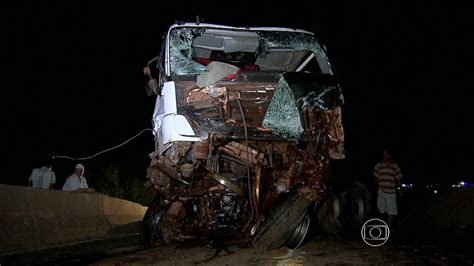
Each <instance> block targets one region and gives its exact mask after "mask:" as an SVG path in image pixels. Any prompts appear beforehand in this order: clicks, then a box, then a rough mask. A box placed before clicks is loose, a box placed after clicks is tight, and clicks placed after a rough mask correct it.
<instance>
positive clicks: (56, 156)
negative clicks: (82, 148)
mask: <svg viewBox="0 0 474 266" xmlns="http://www.w3.org/2000/svg"><path fill="white" fill-rule="evenodd" d="M145 131H153V129H151V128H145V129H144V130H142V131H141V132H140V133H138V134H136V135H135V136H133V137H131V138H130V139H128V140H126V141H125V142H123V143H121V144H119V145H117V146H114V147H112V148H109V149H107V150H104V151H101V152H98V153H96V154H94V155H92V156H89V157H83V158H73V157H69V156H63V155H54V156H53V159H55V158H62V159H69V160H74V161H82V160H88V159H91V158H94V157H96V156H97V155H99V154H102V153H106V152H108V151H111V150H114V149H117V148H120V147H122V146H123V145H125V144H127V143H128V142H130V141H131V140H133V139H135V138H136V137H138V136H140V135H141V134H142V133H143V132H145Z"/></svg>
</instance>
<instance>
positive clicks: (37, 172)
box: [28, 160, 56, 189]
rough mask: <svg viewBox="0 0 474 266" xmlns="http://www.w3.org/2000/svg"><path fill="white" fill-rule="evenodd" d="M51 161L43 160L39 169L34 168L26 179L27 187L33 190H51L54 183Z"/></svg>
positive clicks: (54, 177) (54, 176)
mask: <svg viewBox="0 0 474 266" xmlns="http://www.w3.org/2000/svg"><path fill="white" fill-rule="evenodd" d="M52 168H53V162H52V160H44V161H43V164H42V166H41V167H40V168H35V169H33V171H32V172H31V175H30V178H29V179H28V186H30V187H33V188H44V189H52V188H53V186H54V184H55V183H56V175H55V174H54V172H53V170H51V169H52Z"/></svg>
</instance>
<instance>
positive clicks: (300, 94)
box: [142, 23, 345, 249]
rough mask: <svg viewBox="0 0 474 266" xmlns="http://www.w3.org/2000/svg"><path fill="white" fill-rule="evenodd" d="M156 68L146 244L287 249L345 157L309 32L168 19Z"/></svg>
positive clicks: (331, 90) (338, 98)
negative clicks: (195, 242) (333, 164)
mask: <svg viewBox="0 0 474 266" xmlns="http://www.w3.org/2000/svg"><path fill="white" fill-rule="evenodd" d="M157 70H158V79H153V78H152V79H150V82H149V84H148V87H147V89H148V92H149V94H150V95H156V106H155V111H154V114H153V128H154V134H155V140H156V145H155V149H154V151H153V152H152V153H150V159H151V163H150V166H149V167H148V169H147V177H148V179H149V183H150V184H151V186H152V187H153V188H154V189H155V191H157V198H156V199H155V201H154V203H153V204H152V206H150V208H149V211H148V213H147V215H146V216H145V218H144V221H143V228H144V229H143V232H142V237H143V239H144V241H145V243H147V244H148V245H154V244H155V243H156V242H157V241H160V242H165V243H170V242H173V241H183V240H186V239H203V240H212V239H213V238H214V237H216V236H218V238H219V239H222V240H224V241H231V242H233V243H242V244H243V245H249V244H253V245H257V246H259V247H261V248H264V249H268V248H277V247H280V246H281V245H285V244H286V245H287V246H289V247H296V246H298V245H299V244H300V243H301V242H302V240H303V238H304V236H305V235H306V232H307V229H308V223H309V220H308V218H307V212H308V209H311V208H313V207H314V206H315V205H317V203H320V202H322V201H323V200H324V199H325V196H326V181H327V177H328V171H329V167H330V160H331V159H342V158H344V156H345V155H344V131H343V127H342V122H341V105H342V104H343V102H344V99H343V95H342V90H341V87H340V85H339V82H338V80H337V78H336V76H335V75H334V71H333V69H332V66H331V64H330V61H329V59H328V57H327V55H326V50H325V49H324V47H323V46H322V45H321V44H320V43H319V42H318V40H317V38H316V37H315V36H314V35H313V33H311V32H307V31H304V30H295V29H287V28H237V27H228V26H221V25H211V24H194V23H185V24H181V25H173V26H171V27H170V29H169V31H168V33H167V35H166V39H165V42H164V45H163V50H162V53H161V54H160V56H159V57H158V58H157ZM150 72H153V70H150V69H147V73H150ZM150 75H151V74H150ZM312 206H313V207H312Z"/></svg>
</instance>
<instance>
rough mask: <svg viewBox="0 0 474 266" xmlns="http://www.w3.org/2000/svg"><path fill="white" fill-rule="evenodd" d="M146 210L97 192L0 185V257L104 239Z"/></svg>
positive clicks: (138, 205)
mask: <svg viewBox="0 0 474 266" xmlns="http://www.w3.org/2000/svg"><path fill="white" fill-rule="evenodd" d="M146 209H147V207H145V206H142V205H140V204H137V203H133V202H130V201H126V200H122V199H117V198H112V197H108V196H105V195H103V194H99V193H95V194H87V193H75V192H63V191H59V190H44V189H33V188H30V187H21V186H10V185H2V184H0V254H2V253H8V252H15V251H22V250H28V249H35V248H44V247H47V246H53V245H56V244H62V243H68V242H73V241H81V240H87V239H94V238H102V237H107V236H109V235H111V234H113V232H114V230H113V229H114V228H118V227H120V226H122V225H125V224H130V223H135V222H137V221H141V220H142V218H143V216H144V214H145V212H146Z"/></svg>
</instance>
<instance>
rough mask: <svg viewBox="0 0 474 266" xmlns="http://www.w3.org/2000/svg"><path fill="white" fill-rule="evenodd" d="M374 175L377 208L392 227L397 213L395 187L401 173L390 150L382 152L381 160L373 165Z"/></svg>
mask: <svg viewBox="0 0 474 266" xmlns="http://www.w3.org/2000/svg"><path fill="white" fill-rule="evenodd" d="M374 176H375V179H376V180H375V181H376V184H377V186H378V191H377V208H378V210H379V212H380V213H381V214H382V215H383V216H384V218H385V220H386V222H387V224H388V226H389V227H390V228H391V229H394V228H393V227H394V219H396V217H397V215H398V209H397V193H396V192H397V190H396V189H397V186H398V185H399V184H400V179H401V178H402V174H401V171H400V167H399V166H398V164H397V163H396V162H395V161H394V160H393V158H392V154H391V153H390V151H388V150H385V151H384V152H383V160H382V161H381V162H378V163H377V164H376V165H375V169H374Z"/></svg>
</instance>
